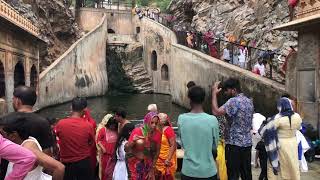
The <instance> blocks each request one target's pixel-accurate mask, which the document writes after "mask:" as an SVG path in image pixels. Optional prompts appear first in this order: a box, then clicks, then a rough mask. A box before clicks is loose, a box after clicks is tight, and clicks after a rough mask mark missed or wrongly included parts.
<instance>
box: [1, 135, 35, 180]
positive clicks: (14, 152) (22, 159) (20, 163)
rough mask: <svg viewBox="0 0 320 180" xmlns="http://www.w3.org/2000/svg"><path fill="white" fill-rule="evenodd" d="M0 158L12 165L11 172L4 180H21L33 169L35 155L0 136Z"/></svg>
mask: <svg viewBox="0 0 320 180" xmlns="http://www.w3.org/2000/svg"><path fill="white" fill-rule="evenodd" d="M0 158H1V159H6V160H8V161H10V162H12V163H14V165H13V169H12V172H11V173H10V174H9V175H8V176H6V177H5V180H22V179H23V178H24V177H25V176H26V175H27V174H28V172H29V171H30V170H31V169H32V168H33V165H34V163H35V161H36V157H35V155H34V154H33V153H32V152H31V151H29V150H28V149H26V148H24V147H22V146H20V145H18V144H15V143H13V142H11V141H9V140H7V139H5V138H3V137H2V136H1V135H0Z"/></svg>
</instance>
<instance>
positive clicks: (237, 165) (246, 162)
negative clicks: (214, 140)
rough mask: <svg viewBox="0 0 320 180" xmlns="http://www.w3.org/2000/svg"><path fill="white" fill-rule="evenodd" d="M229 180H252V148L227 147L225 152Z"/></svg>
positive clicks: (228, 145)
mask: <svg viewBox="0 0 320 180" xmlns="http://www.w3.org/2000/svg"><path fill="white" fill-rule="evenodd" d="M225 156H226V164H227V173H228V180H238V179H239V177H241V179H242V180H252V172H251V146H250V147H240V146H235V145H230V144H227V145H226V150H225Z"/></svg>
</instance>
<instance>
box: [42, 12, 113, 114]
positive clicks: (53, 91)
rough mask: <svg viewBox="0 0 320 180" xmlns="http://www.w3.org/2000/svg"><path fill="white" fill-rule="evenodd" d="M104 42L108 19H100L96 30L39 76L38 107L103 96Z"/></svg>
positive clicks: (104, 83) (104, 71) (106, 82)
mask: <svg viewBox="0 0 320 180" xmlns="http://www.w3.org/2000/svg"><path fill="white" fill-rule="evenodd" d="M106 43H107V18H106V16H103V18H102V19H101V20H100V23H99V25H98V26H97V27H96V28H94V29H93V30H92V31H90V32H89V33H87V34H86V35H84V36H83V37H82V38H81V39H79V40H78V41H77V42H76V43H74V44H73V45H72V46H71V48H69V49H68V50H67V51H66V52H65V53H64V54H63V56H61V57H60V58H59V59H57V60H56V61H54V62H53V63H52V64H51V65H50V66H49V67H48V68H47V69H46V70H44V71H43V72H42V73H41V74H40V89H39V98H38V102H37V103H38V104H37V108H43V107H46V106H50V105H55V104H60V103H64V102H67V101H70V100H72V99H73V98H74V97H77V96H82V97H92V96H93V97H94V96H101V95H104V94H105V93H106V92H107V90H108V76H107V70H106V65H105V60H106ZM92 47H95V48H92Z"/></svg>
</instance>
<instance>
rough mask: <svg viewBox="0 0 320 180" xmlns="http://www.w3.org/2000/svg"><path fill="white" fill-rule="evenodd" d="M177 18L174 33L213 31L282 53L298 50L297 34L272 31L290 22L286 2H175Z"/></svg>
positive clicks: (257, 0)
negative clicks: (277, 26)
mask: <svg viewBox="0 0 320 180" xmlns="http://www.w3.org/2000/svg"><path fill="white" fill-rule="evenodd" d="M169 8H170V11H171V13H173V14H174V15H175V17H176V18H177V20H176V22H175V23H174V24H175V25H174V29H175V30H196V31H201V32H205V31H207V30H209V29H210V30H213V31H214V32H215V33H216V35H219V34H222V33H225V34H226V35H234V36H235V37H236V38H237V39H240V38H244V39H246V40H251V41H255V42H256V47H259V48H262V49H268V50H280V53H281V54H284V55H286V54H287V53H288V51H289V46H294V47H296V46H297V33H294V32H280V31H274V30H272V28H273V27H275V26H276V25H280V24H282V23H285V22H288V21H289V13H288V12H289V10H288V5H287V1H283V0H201V1H199V0H173V1H172V2H171V4H170V6H169Z"/></svg>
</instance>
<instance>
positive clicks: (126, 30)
mask: <svg viewBox="0 0 320 180" xmlns="http://www.w3.org/2000/svg"><path fill="white" fill-rule="evenodd" d="M78 14H79V18H78V19H77V22H78V24H79V25H80V27H81V28H83V30H85V31H90V30H92V29H93V28H94V27H95V26H96V25H97V24H98V23H99V19H100V17H101V16H102V15H103V14H106V18H107V21H108V25H107V26H108V29H109V30H111V31H114V33H115V34H122V35H133V34H135V27H134V25H133V21H132V14H131V11H121V10H120V11H118V10H108V9H103V8H100V9H97V8H81V9H80V10H79V13H78Z"/></svg>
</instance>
